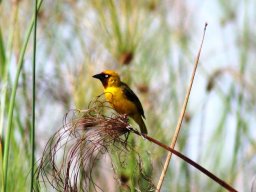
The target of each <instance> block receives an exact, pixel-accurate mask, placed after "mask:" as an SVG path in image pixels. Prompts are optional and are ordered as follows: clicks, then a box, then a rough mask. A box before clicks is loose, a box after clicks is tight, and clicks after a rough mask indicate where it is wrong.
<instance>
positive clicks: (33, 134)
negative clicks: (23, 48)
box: [30, 0, 37, 192]
mask: <svg viewBox="0 0 256 192" xmlns="http://www.w3.org/2000/svg"><path fill="white" fill-rule="evenodd" d="M34 20H35V22H34V43H33V47H34V49H33V80H32V129H31V138H30V139H31V180H30V191H31V192H32V191H33V186H34V167H35V166H34V165H35V131H36V130H35V107H36V106H35V105H36V103H35V100H36V83H35V82H36V29H37V0H35V8H34Z"/></svg>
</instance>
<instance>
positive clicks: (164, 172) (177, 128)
mask: <svg viewBox="0 0 256 192" xmlns="http://www.w3.org/2000/svg"><path fill="white" fill-rule="evenodd" d="M206 27H207V23H205V26H204V33H203V38H202V41H201V45H200V48H199V51H198V54H197V57H196V60H195V64H194V69H193V72H192V76H191V79H190V83H189V87H188V90H187V93H186V97H185V100H184V103H183V106H182V110H181V113H180V116H179V120H178V123H177V126H176V129H175V133H174V136H173V139H172V142H171V145H170V148H172V149H174V147H175V144H176V141H177V139H178V136H179V132H180V129H181V125H182V121H183V118H184V115H185V112H186V108H187V104H188V99H189V96H190V92H191V89H192V85H193V81H194V77H195V74H196V69H197V66H198V63H199V58H200V54H201V50H202V46H203V42H204V36H205V32H206ZM171 157H172V152H170V153H168V155H167V157H166V160H165V164H164V168H163V170H162V173H161V176H160V179H159V181H158V184H157V188H156V191H157V192H160V190H161V187H162V184H163V181H164V177H165V175H166V172H167V169H168V166H169V163H170V160H171Z"/></svg>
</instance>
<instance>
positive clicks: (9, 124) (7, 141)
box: [2, 0, 43, 192]
mask: <svg viewBox="0 0 256 192" xmlns="http://www.w3.org/2000/svg"><path fill="white" fill-rule="evenodd" d="M42 2H43V0H40V2H39V3H38V5H37V10H39V9H40V7H41V5H42ZM34 24H35V17H34V16H33V18H32V20H31V22H30V24H29V28H28V31H27V33H26V36H25V42H24V44H23V46H22V49H21V54H20V57H19V60H18V69H17V72H16V75H15V81H14V85H13V89H12V92H11V98H10V105H9V110H8V121H7V130H6V138H5V145H4V160H3V171H4V184H3V187H2V189H3V190H2V191H4V192H6V190H7V177H8V159H9V149H10V136H11V128H12V119H13V109H14V104H15V97H16V91H17V86H18V81H19V76H20V72H21V69H22V66H23V59H24V56H25V52H26V49H27V45H28V42H29V38H30V35H31V33H32V29H33V27H34Z"/></svg>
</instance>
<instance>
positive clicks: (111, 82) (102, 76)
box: [92, 70, 120, 88]
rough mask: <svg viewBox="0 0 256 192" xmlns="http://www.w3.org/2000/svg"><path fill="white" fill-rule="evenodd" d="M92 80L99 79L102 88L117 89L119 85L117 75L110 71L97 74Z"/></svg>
mask: <svg viewBox="0 0 256 192" xmlns="http://www.w3.org/2000/svg"><path fill="white" fill-rule="evenodd" d="M92 77H93V78H96V79H99V80H100V81H101V83H102V84H103V86H104V88H107V87H117V86H119V85H120V77H119V75H118V74H117V73H116V72H115V71H112V70H105V71H103V72H101V73H99V74H96V75H94V76H92Z"/></svg>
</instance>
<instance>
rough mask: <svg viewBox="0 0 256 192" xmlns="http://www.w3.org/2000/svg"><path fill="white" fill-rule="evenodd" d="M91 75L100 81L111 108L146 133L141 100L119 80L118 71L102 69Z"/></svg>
mask: <svg viewBox="0 0 256 192" xmlns="http://www.w3.org/2000/svg"><path fill="white" fill-rule="evenodd" d="M92 77H93V78H96V79H99V80H100V81H101V83H102V85H103V87H104V95H105V98H106V101H107V102H109V103H110V105H111V106H112V107H113V109H114V110H115V111H116V112H117V113H119V114H126V115H128V116H129V117H131V118H132V119H133V120H134V121H135V122H136V123H137V124H138V125H139V127H140V131H141V133H143V134H148V131H147V127H146V125H145V123H144V121H143V118H144V119H146V118H145V115H144V110H143V107H142V105H141V102H140V100H139V98H138V97H137V95H136V94H135V93H134V92H133V91H132V90H131V89H130V87H129V86H128V85H127V84H126V83H124V82H122V81H121V79H120V76H119V75H118V73H117V72H115V71H113V70H104V71H103V72H101V73H99V74H96V75H93V76H92Z"/></svg>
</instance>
